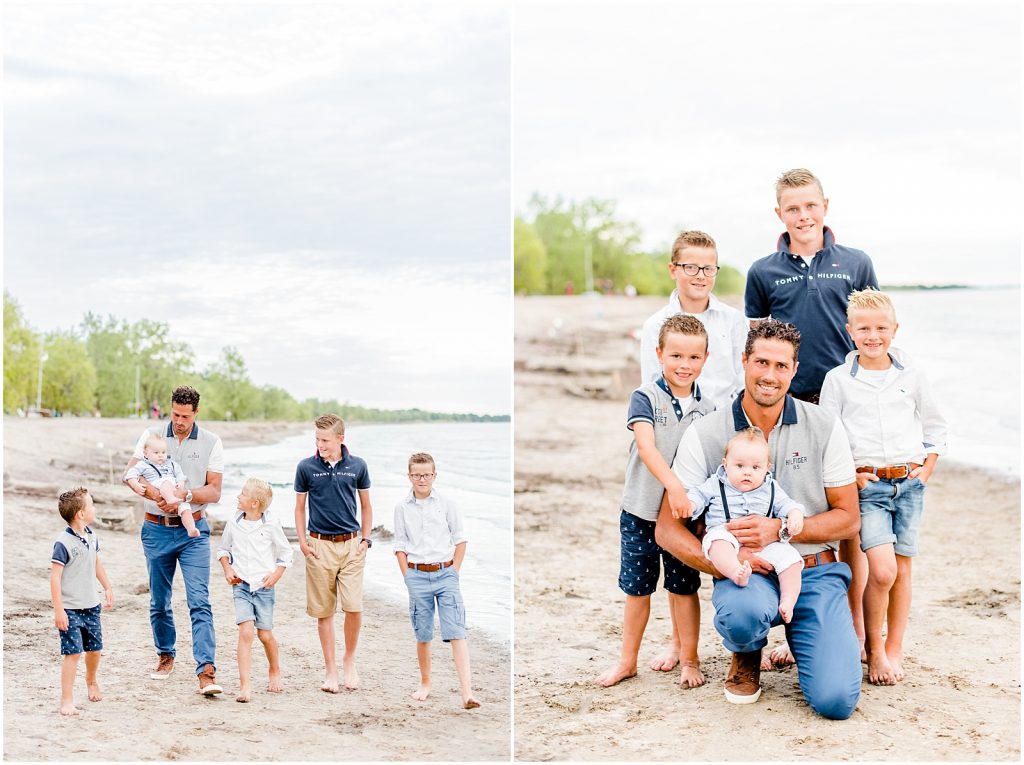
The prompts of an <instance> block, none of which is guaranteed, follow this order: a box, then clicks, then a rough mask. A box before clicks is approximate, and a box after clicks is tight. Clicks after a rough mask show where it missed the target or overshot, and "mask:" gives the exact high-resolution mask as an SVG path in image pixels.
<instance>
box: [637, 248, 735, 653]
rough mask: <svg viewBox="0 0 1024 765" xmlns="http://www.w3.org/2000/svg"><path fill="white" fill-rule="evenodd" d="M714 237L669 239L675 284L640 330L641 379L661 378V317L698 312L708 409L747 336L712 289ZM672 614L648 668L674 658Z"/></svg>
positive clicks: (727, 384)
mask: <svg viewBox="0 0 1024 765" xmlns="http://www.w3.org/2000/svg"><path fill="white" fill-rule="evenodd" d="M718 271H719V268H718V249H717V246H716V245H715V240H714V239H712V238H711V237H710V236H708V235H707V234H705V233H704V232H703V231H683V232H682V233H680V234H679V236H677V237H676V240H675V242H674V243H673V244H672V252H671V255H670V257H669V264H668V272H669V275H670V276H671V277H672V279H673V281H675V283H676V288H675V289H674V290H673V291H672V294H671V295H670V296H669V299H668V304H667V305H666V306H665V307H664V308H662V309H660V310H658V311H656V312H655V313H654V314H653V315H652V316H651V317H650V318H648V319H647V321H645V322H644V326H643V331H642V333H641V335H640V382H641V383H649V382H654V381H656V380H659V379H661V372H662V368H661V362H660V361H659V359H658V351H657V349H658V335H659V333H660V332H661V327H662V325H663V324H664V323H665V320H666V319H667V318H669V317H670V316H676V315H678V314H689V315H691V316H695V317H697V319H698V320H699V321H700V322H701V324H703V325H704V328H705V329H706V330H707V335H708V358H707V362H705V364H704V371H703V372H701V375H700V390H701V395H702V397H703V401H704V402H705V403H707V404H710V408H711V409H720V408H722V407H725V406H728V405H729V403H730V402H731V401H732V399H733V397H734V396H735V395H736V393H737V391H740V390H742V389H743V367H742V366H741V365H740V354H741V353H743V345H744V343H746V341H747V324H746V322H745V321H744V320H743V314H741V313H740V312H739V311H737V310H736V309H735V308H733V307H732V306H728V305H726V304H725V303H723V302H722V301H721V300H719V299H718V298H717V297H715V296H714V295H712V294H711V290H712V289H713V288H714V286H715V278H716V277H717V276H718ZM670 612H671V613H673V625H672V642H671V644H670V646H669V648H668V649H667V650H666V652H665V653H664V654H663V655H662V656H659V657H657V658H656V659H654V660H653V661H652V662H651V669H654V670H659V671H662V672H671V671H672V670H673V669H674V668H675V667H676V665H677V664H678V663H679V640H678V633H679V630H678V627H677V625H676V624H675V621H674V619H675V615H674V612H672V611H671V610H670Z"/></svg>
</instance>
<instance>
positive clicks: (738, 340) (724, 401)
mask: <svg viewBox="0 0 1024 765" xmlns="http://www.w3.org/2000/svg"><path fill="white" fill-rule="evenodd" d="M677 313H686V311H684V310H683V309H682V308H681V307H680V305H679V292H678V290H672V294H671V295H670V296H669V299H668V305H666V306H665V307H664V308H662V309H661V310H660V311H656V312H655V313H654V314H652V315H651V316H650V318H648V319H647V321H645V322H644V326H643V330H642V332H641V334H640V378H641V381H642V382H651V381H653V380H657V379H658V378H659V377H661V373H662V369H661V364H660V362H659V361H658V350H657V349H658V334H659V333H660V332H661V325H662V324H664V323H665V319H667V318H669V317H670V316H675V315H676V314H677ZM691 316H694V317H696V318H697V319H699V320H700V322H701V324H703V325H704V328H705V329H706V330H707V331H708V352H709V355H708V360H707V362H706V363H705V364H704V369H703V371H701V373H700V377H699V378H698V380H697V382H698V383H699V384H700V391H701V394H702V395H703V396H706V397H707V399H708V400H709V401H710V402H711V405H712V406H713V407H714V408H715V409H722V408H723V407H726V406H728V404H729V402H730V401H731V400H732V399H733V398H734V397H735V395H736V394H737V393H738V392H739V391H741V390H743V366H742V364H740V354H741V353H743V347H744V345H745V344H746V342H747V330H748V328H749V325H748V324H747V321H746V319H744V318H743V314H742V313H740V312H739V311H737V310H736V309H735V308H733V307H732V306H728V305H726V304H725V303H723V302H722V301H721V300H719V299H718V298H717V297H715V296H714V295H709V296H708V307H707V310H705V311H704V312H703V313H695V314H691Z"/></svg>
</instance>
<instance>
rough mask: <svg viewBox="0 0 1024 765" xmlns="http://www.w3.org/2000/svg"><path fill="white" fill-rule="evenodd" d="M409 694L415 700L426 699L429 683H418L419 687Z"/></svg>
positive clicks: (428, 692) (428, 693)
mask: <svg viewBox="0 0 1024 765" xmlns="http://www.w3.org/2000/svg"><path fill="white" fill-rule="evenodd" d="M409 695H410V696H412V697H413V698H414V699H416V701H426V700H427V696H429V695H430V683H420V687H419V688H418V689H417V690H415V691H413V692H412V693H411V694H409Z"/></svg>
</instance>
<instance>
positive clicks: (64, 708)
mask: <svg viewBox="0 0 1024 765" xmlns="http://www.w3.org/2000/svg"><path fill="white" fill-rule="evenodd" d="M60 713H61V714H62V715H68V716H70V715H77V714H78V707H76V706H75V702H73V701H63V702H61V705H60Z"/></svg>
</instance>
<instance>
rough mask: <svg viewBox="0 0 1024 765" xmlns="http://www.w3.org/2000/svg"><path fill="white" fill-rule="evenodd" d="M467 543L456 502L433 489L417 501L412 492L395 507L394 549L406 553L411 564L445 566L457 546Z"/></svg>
mask: <svg viewBox="0 0 1024 765" xmlns="http://www.w3.org/2000/svg"><path fill="white" fill-rule="evenodd" d="M465 541H466V533H465V531H464V530H463V528H462V518H461V516H460V515H459V511H458V510H456V509H455V503H454V502H452V501H451V500H450V499H447V498H446V497H442V496H441V495H440V494H438V493H437V491H436V490H434V489H431V490H430V496H429V497H427V498H426V499H416V495H415V494H414V493H413V492H412V491H411V490H410V491H409V494H408V495H407V496H406V498H405V500H404V501H402V502H399V503H398V504H397V505H395V542H394V545H393V547H392V549H393V550H394V551H395V552H404V553H405V554H406V555H407V556H408V558H409V562H410V563H445V562H446V561H450V560H452V558H453V557H454V556H455V546H456V545H458V544H460V543H462V542H465Z"/></svg>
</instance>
